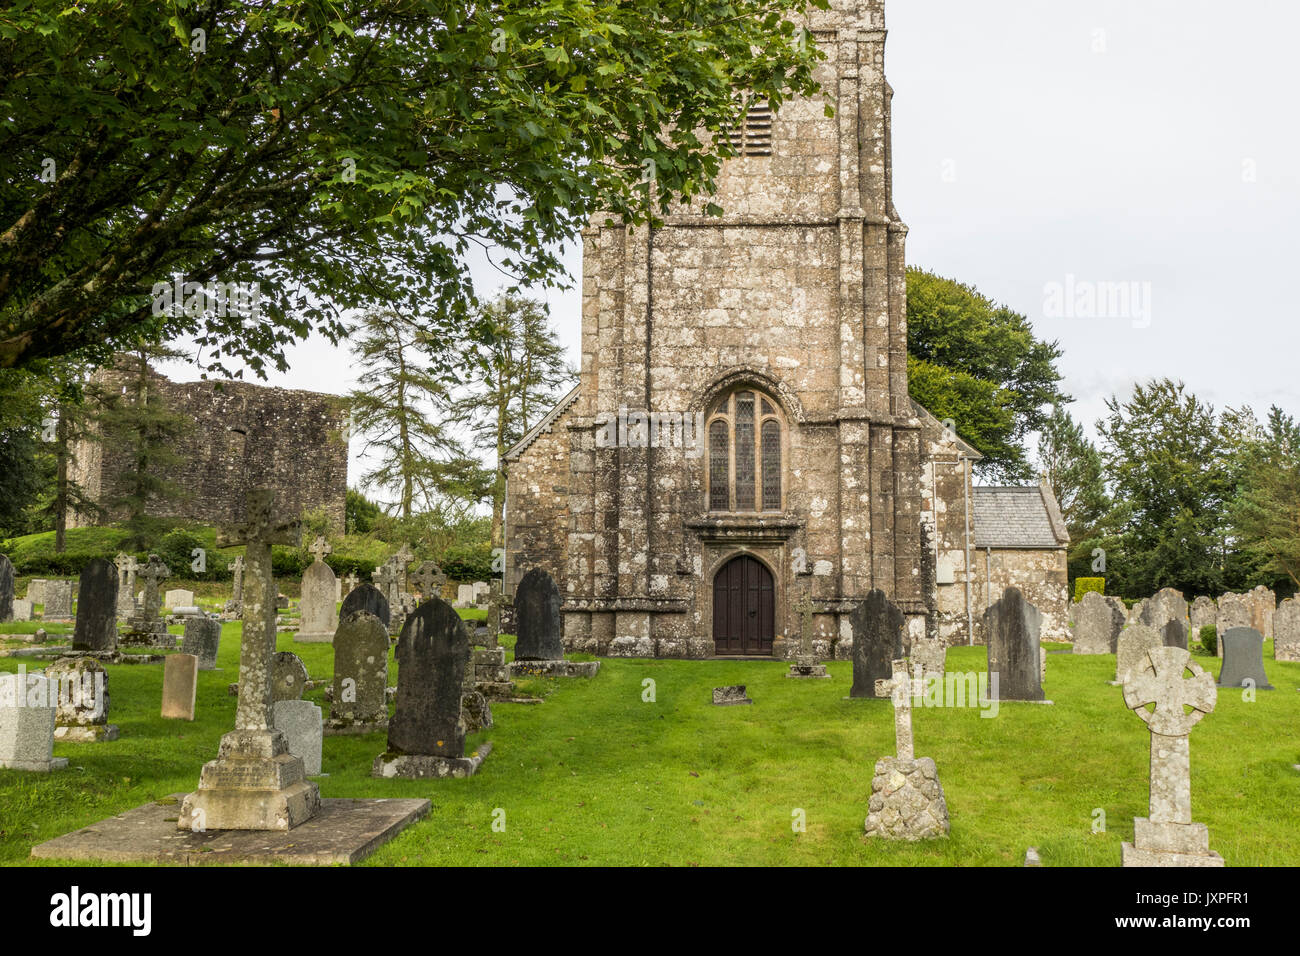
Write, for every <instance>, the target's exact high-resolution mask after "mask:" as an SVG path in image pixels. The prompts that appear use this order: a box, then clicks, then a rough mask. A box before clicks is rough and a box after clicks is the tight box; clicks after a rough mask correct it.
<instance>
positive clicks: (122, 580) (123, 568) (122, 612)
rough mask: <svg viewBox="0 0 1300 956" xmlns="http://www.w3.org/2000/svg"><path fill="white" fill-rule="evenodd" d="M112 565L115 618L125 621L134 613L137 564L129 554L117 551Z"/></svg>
mask: <svg viewBox="0 0 1300 956" xmlns="http://www.w3.org/2000/svg"><path fill="white" fill-rule="evenodd" d="M113 566H114V567H115V568H117V619H118V620H119V621H126V620H129V619H130V617H131V615H132V614H134V613H135V574H136V571H137V570H138V568H139V565H138V564H137V562H136V560H135V558H134V557H132V556H131V555H129V554H126V553H125V552H119V553H118V555H117V557H116V558H114V559H113Z"/></svg>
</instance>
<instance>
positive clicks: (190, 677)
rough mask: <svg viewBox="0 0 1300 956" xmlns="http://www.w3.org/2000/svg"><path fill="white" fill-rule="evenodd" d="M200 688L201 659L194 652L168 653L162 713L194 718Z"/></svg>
mask: <svg viewBox="0 0 1300 956" xmlns="http://www.w3.org/2000/svg"><path fill="white" fill-rule="evenodd" d="M198 688H199V659H198V658H197V657H195V656H194V655H193V654H168V655H167V659H166V660H165V661H164V662H163V696H162V715H163V716H164V717H167V718H169V719H172V720H193V719H194V702H195V700H196V699H197V694H198Z"/></svg>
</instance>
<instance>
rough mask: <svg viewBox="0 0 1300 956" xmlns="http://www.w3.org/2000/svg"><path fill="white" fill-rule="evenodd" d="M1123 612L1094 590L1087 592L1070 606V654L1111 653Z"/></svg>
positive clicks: (1120, 628)
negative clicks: (1071, 626)
mask: <svg viewBox="0 0 1300 956" xmlns="http://www.w3.org/2000/svg"><path fill="white" fill-rule="evenodd" d="M1123 629H1124V612H1123V611H1122V610H1120V609H1118V608H1116V607H1115V605H1114V603H1112V602H1111V601H1108V600H1106V598H1105V597H1104V596H1102V595H1101V594H1098V593H1097V592H1096V591H1089V592H1088V593H1087V594H1085V595H1084V596H1083V600H1082V601H1080V602H1079V603H1078V604H1076V605H1075V606H1074V653H1076V654H1114V653H1115V650H1116V648H1117V646H1118V644H1119V632H1120V631H1122V630H1123Z"/></svg>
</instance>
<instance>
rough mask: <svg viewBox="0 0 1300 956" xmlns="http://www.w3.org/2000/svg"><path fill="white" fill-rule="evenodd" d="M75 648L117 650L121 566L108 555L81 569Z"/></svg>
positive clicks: (76, 649) (79, 649)
mask: <svg viewBox="0 0 1300 956" xmlns="http://www.w3.org/2000/svg"><path fill="white" fill-rule="evenodd" d="M72 649H73V650H74V651H94V652H96V653H101V654H112V653H113V652H114V651H116V650H117V568H116V567H114V566H113V565H112V564H110V563H109V562H108V561H107V560H105V559H104V558H94V559H92V560H91V561H90V563H89V564H87V565H86V567H85V569H84V570H83V571H82V572H81V583H80V587H79V588H78V591H77V626H76V628H75V629H74V633H73V637H72Z"/></svg>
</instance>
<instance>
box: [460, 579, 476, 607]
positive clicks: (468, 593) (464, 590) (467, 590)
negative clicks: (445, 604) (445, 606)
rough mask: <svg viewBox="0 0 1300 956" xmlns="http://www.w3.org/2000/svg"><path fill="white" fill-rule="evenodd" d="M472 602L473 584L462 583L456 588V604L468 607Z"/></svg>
mask: <svg viewBox="0 0 1300 956" xmlns="http://www.w3.org/2000/svg"><path fill="white" fill-rule="evenodd" d="M473 603H474V586H473V585H471V584H462V585H460V586H459V587H457V588H456V606H457V607H469V606H470V605H472V604H473Z"/></svg>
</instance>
